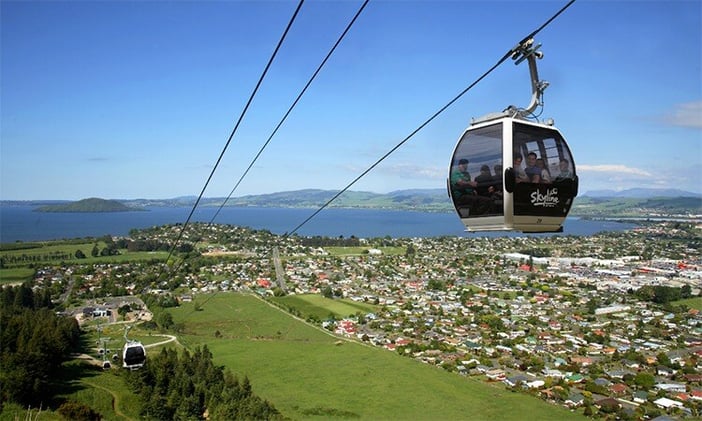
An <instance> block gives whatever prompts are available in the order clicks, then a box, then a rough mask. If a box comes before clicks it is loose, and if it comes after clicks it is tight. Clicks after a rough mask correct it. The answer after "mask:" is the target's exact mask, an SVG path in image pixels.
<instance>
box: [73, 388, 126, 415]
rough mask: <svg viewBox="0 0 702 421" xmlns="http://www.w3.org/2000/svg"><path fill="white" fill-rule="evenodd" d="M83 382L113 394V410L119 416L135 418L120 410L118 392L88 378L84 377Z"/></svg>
mask: <svg viewBox="0 0 702 421" xmlns="http://www.w3.org/2000/svg"><path fill="white" fill-rule="evenodd" d="M82 382H83V383H85V384H87V385H90V386H92V387H95V388H97V389H102V390H104V391H105V392H107V393H109V394H110V395H112V410H113V411H115V415H117V416H118V417H121V418H125V419H128V420H131V419H133V418H129V417H128V416H126V415H124V413H123V412H122V411H120V409H119V396H117V394H116V393H115V392H113V391H112V390H110V389H108V388H106V387H104V386H100V385H97V384H95V383H92V382H89V381H88V380H85V379H83V380H82Z"/></svg>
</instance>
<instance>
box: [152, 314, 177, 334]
mask: <svg viewBox="0 0 702 421" xmlns="http://www.w3.org/2000/svg"><path fill="white" fill-rule="evenodd" d="M156 323H158V326H159V327H160V328H161V329H166V330H167V329H170V328H172V327H173V324H174V322H173V315H172V314H171V313H169V312H167V311H163V312H161V313H160V314H159V315H158V317H157V320H156Z"/></svg>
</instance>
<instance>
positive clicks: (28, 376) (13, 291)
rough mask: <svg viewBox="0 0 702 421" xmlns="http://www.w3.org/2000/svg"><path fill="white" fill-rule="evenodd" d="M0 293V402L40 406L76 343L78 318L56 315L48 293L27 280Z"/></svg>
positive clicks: (5, 288) (78, 334) (77, 338)
mask: <svg viewBox="0 0 702 421" xmlns="http://www.w3.org/2000/svg"><path fill="white" fill-rule="evenodd" d="M0 294H1V295H2V297H1V298H0V402H16V403H19V404H22V405H32V406H38V405H39V404H41V403H42V402H43V403H44V404H46V403H47V400H48V399H50V398H51V396H52V387H51V386H52V382H53V381H55V379H57V378H59V376H58V373H59V370H60V368H61V363H62V362H63V361H65V360H67V359H68V357H69V354H70V352H71V350H72V349H75V348H76V347H78V345H79V339H80V328H79V326H78V322H77V321H76V320H75V319H74V318H72V317H63V316H58V315H56V313H55V311H53V310H52V309H51V300H50V299H49V297H48V296H47V295H46V294H44V293H42V292H38V293H34V291H33V290H32V288H31V287H29V285H27V284H23V285H21V286H19V287H4V288H2V289H1V290H0Z"/></svg>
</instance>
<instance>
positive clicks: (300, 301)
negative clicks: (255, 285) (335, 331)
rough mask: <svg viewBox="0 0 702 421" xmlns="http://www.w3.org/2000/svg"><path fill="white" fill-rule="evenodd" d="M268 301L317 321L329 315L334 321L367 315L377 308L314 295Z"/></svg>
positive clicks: (277, 298)
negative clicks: (357, 315)
mask: <svg viewBox="0 0 702 421" xmlns="http://www.w3.org/2000/svg"><path fill="white" fill-rule="evenodd" d="M270 300H271V301H273V302H276V303H279V304H280V305H281V306H283V307H287V308H288V309H295V310H297V311H298V312H299V314H300V316H301V317H303V318H305V319H308V318H309V317H310V316H314V317H316V318H317V319H318V320H325V319H327V318H328V317H329V316H330V315H333V316H334V318H336V319H342V318H344V317H349V316H353V315H355V314H356V313H358V312H361V313H362V314H367V313H373V312H375V311H377V307H376V306H374V305H372V304H367V303H360V302H355V301H351V300H332V299H329V298H324V297H322V296H321V295H316V294H310V295H287V296H284V297H271V298H270Z"/></svg>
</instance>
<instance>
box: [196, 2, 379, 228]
mask: <svg viewBox="0 0 702 421" xmlns="http://www.w3.org/2000/svg"><path fill="white" fill-rule="evenodd" d="M369 1H370V0H365V1H364V2H363V4H362V5H361V7H360V8H359V9H358V12H356V15H355V16H354V17H353V18H352V19H351V22H349V24H348V25H347V26H346V29H345V30H344V32H342V34H341V35H340V36H339V39H338V40H337V41H336V43H335V44H334V46H333V47H332V48H331V50H329V53H327V56H326V57H325V58H324V60H322V63H321V64H320V65H319V67H317V70H316V71H315V72H314V73H313V74H312V77H310V79H309V81H307V84H306V85H305V87H304V88H302V91H300V94H299V95H298V96H297V98H295V101H293V103H292V105H291V106H290V108H288V111H287V112H286V113H285V115H284V116H283V118H282V119H281V120H280V122H279V123H278V125H277V126H276V127H275V129H274V130H273V132H272V133H271V135H270V136H269V137H268V140H266V142H265V143H264V144H263V146H262V147H261V149H260V150H259V151H258V153H257V154H256V156H255V157H254V158H253V160H252V161H251V163H250V164H249V166H248V167H247V168H246V171H244V173H243V174H242V175H241V177H240V178H239V181H237V182H236V185H234V188H233V189H232V191H231V192H229V195H228V196H227V198H226V199H225V200H224V202H222V204H221V205H220V206H219V208H218V209H217V212H215V214H214V216H213V217H212V219H211V220H210V224H212V223H213V222H214V220H215V219H216V218H217V215H219V212H220V211H221V210H222V208H223V207H224V206H225V205H226V204H227V202H228V201H229V199H230V198H231V197H232V195H233V194H234V192H235V191H236V189H237V188H238V187H239V184H241V182H242V181H243V179H244V177H246V175H247V174H248V173H249V170H251V167H253V165H254V164H255V163H256V161H257V160H258V158H259V157H260V156H261V153H263V151H264V150H265V149H266V147H267V146H268V144H269V143H270V141H271V139H273V136H275V134H276V133H277V132H278V129H280V127H281V126H282V125H283V123H284V122H285V120H286V119H287V118H288V116H289V115H290V113H291V112H292V110H293V108H295V106H296V105H297V103H298V102H299V101H300V99H301V98H302V96H303V95H304V94H305V92H306V91H307V88H309V87H310V85H311V84H312V81H314V79H315V78H316V77H317V75H318V74H319V72H320V71H321V70H322V67H324V65H325V64H326V62H327V60H329V58H330V57H331V55H332V54H333V53H334V50H336V47H338V46H339V44H340V43H341V40H343V39H344V37H345V36H346V34H347V33H348V32H349V30H350V29H351V26H353V24H354V23H355V22H356V19H357V18H358V16H359V15H360V14H361V12H362V11H363V9H364V8H365V7H366V5H367V4H368V2H369Z"/></svg>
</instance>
